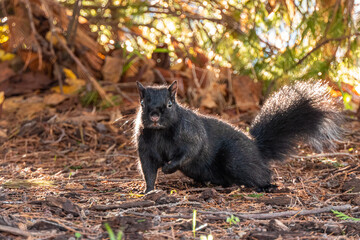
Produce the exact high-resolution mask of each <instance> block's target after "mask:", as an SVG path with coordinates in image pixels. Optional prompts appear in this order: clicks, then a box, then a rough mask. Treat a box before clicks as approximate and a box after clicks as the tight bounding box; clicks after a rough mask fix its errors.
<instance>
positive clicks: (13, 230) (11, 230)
mask: <svg viewBox="0 0 360 240" xmlns="http://www.w3.org/2000/svg"><path fill="white" fill-rule="evenodd" d="M0 232H7V233H11V234H13V235H18V236H23V237H31V233H30V232H28V231H24V230H21V229H19V228H14V227H9V226H4V225H0Z"/></svg>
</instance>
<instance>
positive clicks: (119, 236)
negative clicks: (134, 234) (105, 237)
mask: <svg viewBox="0 0 360 240" xmlns="http://www.w3.org/2000/svg"><path fill="white" fill-rule="evenodd" d="M104 227H105V229H106V231H107V232H108V234H109V238H110V240H121V239H122V237H123V232H122V231H119V232H118V234H117V237H115V233H114V231H113V230H112V229H111V227H110V225H109V224H108V223H104Z"/></svg>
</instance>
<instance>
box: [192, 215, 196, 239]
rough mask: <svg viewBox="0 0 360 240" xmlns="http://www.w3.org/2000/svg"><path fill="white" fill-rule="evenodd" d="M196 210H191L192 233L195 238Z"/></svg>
mask: <svg viewBox="0 0 360 240" xmlns="http://www.w3.org/2000/svg"><path fill="white" fill-rule="evenodd" d="M196 212H197V211H196V210H195V209H194V210H193V218H192V231H193V234H194V237H195V233H196Z"/></svg>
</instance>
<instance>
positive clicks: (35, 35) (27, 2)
mask: <svg viewBox="0 0 360 240" xmlns="http://www.w3.org/2000/svg"><path fill="white" fill-rule="evenodd" d="M23 1H24V2H25V5H26V10H27V12H28V15H29V21H30V27H31V31H32V34H33V36H34V43H35V45H36V47H37V52H38V56H39V67H38V69H39V70H40V69H41V68H42V50H41V46H40V44H39V42H38V40H37V37H38V36H39V33H38V32H37V31H36V28H35V23H34V19H33V14H32V10H31V4H30V2H29V0H23ZM26 67H27V65H25V66H24V69H25V68H26Z"/></svg>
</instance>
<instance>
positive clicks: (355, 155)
mask: <svg viewBox="0 0 360 240" xmlns="http://www.w3.org/2000/svg"><path fill="white" fill-rule="evenodd" d="M334 156H347V157H351V158H356V157H358V156H360V154H350V153H343V152H336V153H320V154H314V155H311V156H300V155H292V156H291V157H293V158H303V159H311V158H322V157H334Z"/></svg>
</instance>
